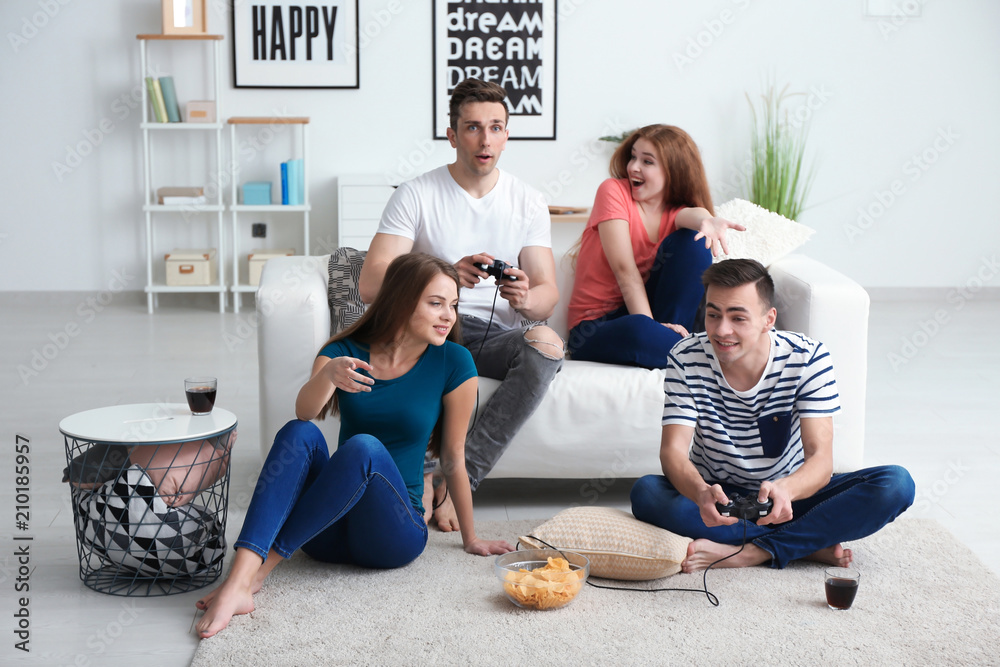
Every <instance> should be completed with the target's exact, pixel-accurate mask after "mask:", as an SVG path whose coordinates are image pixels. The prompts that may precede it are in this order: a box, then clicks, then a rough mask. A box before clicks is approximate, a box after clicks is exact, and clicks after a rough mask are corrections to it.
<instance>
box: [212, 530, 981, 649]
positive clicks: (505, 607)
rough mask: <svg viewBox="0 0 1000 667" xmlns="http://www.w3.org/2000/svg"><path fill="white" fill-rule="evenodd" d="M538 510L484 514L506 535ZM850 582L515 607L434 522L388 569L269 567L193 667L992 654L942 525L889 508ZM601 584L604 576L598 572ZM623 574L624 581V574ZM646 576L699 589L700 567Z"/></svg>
mask: <svg viewBox="0 0 1000 667" xmlns="http://www.w3.org/2000/svg"><path fill="white" fill-rule="evenodd" d="M539 523H541V521H515V522H480V524H479V525H477V532H478V533H479V534H480V535H481V536H483V537H486V538H491V539H494V538H503V539H507V540H508V541H510V542H511V543H514V542H515V541H516V538H517V536H518V535H522V534H527V533H528V532H530V530H531V529H532V528H534V527H535V526H536V525H538V524H539ZM850 546H851V547H852V548H853V549H854V554H855V564H856V565H857V567H858V569H859V570H860V571H861V577H862V579H861V586H860V588H859V592H858V596H857V599H856V600H855V603H854V606H853V608H852V609H850V610H849V611H832V610H830V609H828V608H827V606H826V601H825V598H824V595H823V576H822V572H823V566H821V565H819V564H817V563H794V564H792V565H791V566H790V567H788V568H786V569H785V570H772V569H769V568H766V567H757V568H750V569H744V570H712V571H711V572H709V574H708V588H709V590H710V591H712V592H713V593H715V594H716V595H718V597H719V599H720V601H721V604H720V606H719V607H713V606H712V605H710V604H709V602H708V601H707V600H706V598H705V595H704V594H699V593H678V592H660V593H631V592H620V591H608V590H601V589H597V588H592V587H589V586H587V587H584V589H583V591H582V592H581V593H580V595H579V597H578V598H577V599H576V600H574V601H573V602H572V603H571V604H570V605H569V606H567V607H565V608H563V609H559V610H554V611H529V610H522V609H518V608H517V607H515V606H514V605H512V604H511V603H510V602H508V601H507V599H506V598H505V597H504V596H503V594H502V593H501V590H500V585H499V583H498V582H497V580H496V578H495V577H494V575H493V569H492V568H493V559H492V558H481V557H477V556H469V555H466V554H465V553H464V552H463V551H462V549H461V541H460V539H459V537H458V535H455V534H451V535H446V534H443V533H439V532H437V531H433V532H432V533H431V538H430V543H429V545H428V548H427V550H426V551H425V552H424V554H423V555H422V556H421V557H420V558H418V559H417V561H416V562H414V563H412V564H410V565H409V566H407V567H405V568H402V569H399V570H392V571H372V570H362V569H359V568H355V567H348V566H330V565H323V564H320V563H317V562H315V561H312V560H311V559H309V558H308V557H307V556H303V555H302V554H301V553H299V554H296V556H295V557H294V558H292V559H291V560H290V561H289V562H288V563H284V564H282V565H281V566H280V567H279V568H277V569H276V570H275V572H274V573H273V574H272V576H271V578H270V579H269V580H268V581H267V582H266V583H265V585H264V588H263V590H261V592H260V593H258V595H257V597H256V604H257V611H255V612H253V613H252V614H249V615H246V616H239V617H236V618H234V619H233V622H232V623H231V624H230V626H229V627H228V628H227V629H226V630H224V631H222V632H221V633H220V634H219V635H217V636H216V637H213V638H211V639H206V640H202V642H201V644H200V646H199V647H198V651H197V653H196V655H195V657H194V661H193V662H192V665H194V666H196V667H201V666H204V667H222V666H224V665H233V666H240V667H242V666H245V665H470V664H477V665H526V664H532V665H545V666H548V665H611V664H616V665H617V664H629V665H666V664H683V665H691V664H737V665H751V664H754V665H757V664H792V665H807V664H808V665H838V666H842V665H871V664H905V665H966V664H968V665H973V664H974V665H985V664H997V663H998V661H1000V578H998V577H997V576H996V575H994V574H993V573H992V572H991V571H990V570H988V569H987V568H986V566H985V565H983V564H982V562H980V561H979V560H978V559H977V558H976V557H975V555H974V554H973V553H972V552H971V551H969V550H968V549H967V548H966V547H964V546H963V545H961V544H960V543H959V542H958V541H956V540H955V538H954V537H953V536H952V535H951V534H950V533H949V532H948V531H947V530H946V529H945V528H944V527H942V526H941V525H940V524H938V523H937V522H935V521H932V520H928V519H900V520H898V521H897V522H896V523H894V524H890V525H889V526H887V527H886V528H885V529H883V530H882V531H881V532H880V533H878V534H876V535H874V536H872V537H869V538H867V539H865V540H861V541H858V542H855V543H852V544H851V545H850ZM597 583H608V582H605V581H603V580H601V581H599V582H597ZM623 585H628V584H623ZM647 585H650V587H656V586H661V587H662V586H676V587H679V588H700V587H701V574H697V575H694V574H691V575H687V574H678V575H675V576H673V577H670V578H667V579H663V580H659V581H657V582H648V584H647Z"/></svg>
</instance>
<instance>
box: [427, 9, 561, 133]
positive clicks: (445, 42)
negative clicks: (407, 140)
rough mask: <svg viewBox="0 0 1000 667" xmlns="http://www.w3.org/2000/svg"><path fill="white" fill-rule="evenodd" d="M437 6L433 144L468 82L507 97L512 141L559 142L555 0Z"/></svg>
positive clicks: (443, 128) (445, 129)
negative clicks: (494, 86) (497, 88)
mask: <svg viewBox="0 0 1000 667" xmlns="http://www.w3.org/2000/svg"><path fill="white" fill-rule="evenodd" d="M433 2H434V18H433V30H434V49H433V51H434V75H433V76H434V112H433V113H434V138H435V139H446V138H447V134H446V132H447V129H448V100H449V99H450V98H451V92H452V90H454V89H455V86H457V85H458V84H459V83H461V82H462V81H464V80H465V79H467V78H473V79H482V80H484V81H493V82H495V83H498V84H499V85H501V86H503V88H504V89H505V90H506V91H507V108H508V110H509V111H510V122H509V123H508V127H509V128H510V138H511V139H555V138H556V0H534V1H531V0H527V1H525V2H509V3H508V2H502V3H501V2H496V1H495V0H494V1H492V2H482V1H480V0H467V1H466V2H449V1H448V0H433Z"/></svg>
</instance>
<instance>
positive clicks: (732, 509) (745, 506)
mask: <svg viewBox="0 0 1000 667" xmlns="http://www.w3.org/2000/svg"><path fill="white" fill-rule="evenodd" d="M773 507H774V501H773V500H771V499H770V498H768V499H767V500H765V501H764V502H760V501H758V500H757V496H755V495H753V496H750V497H748V498H744V497H743V496H734V497H732V498H730V499H729V504H728V505H724V504H722V503H715V509H717V510H719V514H721V515H722V516H733V517H736V518H737V519H745V520H747V521H756V520H757V519H759V518H761V517H762V516H767V515H768V514H770V513H771V508H773Z"/></svg>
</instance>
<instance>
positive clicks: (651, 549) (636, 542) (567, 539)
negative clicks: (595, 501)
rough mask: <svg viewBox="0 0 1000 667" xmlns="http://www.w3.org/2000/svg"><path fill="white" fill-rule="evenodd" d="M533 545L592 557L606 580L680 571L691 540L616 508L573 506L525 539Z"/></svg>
mask: <svg viewBox="0 0 1000 667" xmlns="http://www.w3.org/2000/svg"><path fill="white" fill-rule="evenodd" d="M520 541H521V543H522V544H525V545H527V546H529V547H531V548H532V549H544V548H546V547H547V546H552V547H555V548H557V549H565V550H566V551H575V552H577V553H581V554H583V555H584V556H586V557H587V558H589V559H590V573H591V574H592V575H593V576H595V577H603V578H605V579H624V580H628V581H645V580H648V579H660V578H662V577H668V576H670V575H672V574H676V573H677V572H680V569H681V562H683V561H684V558H685V557H686V556H687V547H688V544H690V543H691V539H690V538H687V537H681V536H680V535H675V534H673V533H671V532H670V531H668V530H664V529H662V528H658V527H656V526H654V525H652V524H648V523H644V522H642V521H639V520H638V519H636V518H635V517H634V516H632V515H631V514H629V513H628V512H624V511H622V510H618V509H613V508H610V507H571V508H570V509H567V510H563V511H562V512H559V514H556V515H555V516H554V517H552V518H551V519H549V520H548V521H546V522H545V523H543V524H542V525H540V526H539V527H538V528H535V530H533V531H532V532H531V534H530V535H524V536H522V537H521V538H520Z"/></svg>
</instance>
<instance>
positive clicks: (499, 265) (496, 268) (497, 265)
mask: <svg viewBox="0 0 1000 667" xmlns="http://www.w3.org/2000/svg"><path fill="white" fill-rule="evenodd" d="M477 266H478V267H479V268H480V269H482V270H483V271H485V272H486V275H488V276H493V277H494V278H496V279H497V280H511V281H513V280H517V276H508V275H504V269H513V268H516V267H513V266H511V265H510V264H508V263H507V262H505V261H503V260H502V259H494V260H493V263H492V264H477Z"/></svg>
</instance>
